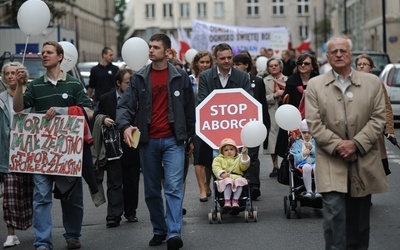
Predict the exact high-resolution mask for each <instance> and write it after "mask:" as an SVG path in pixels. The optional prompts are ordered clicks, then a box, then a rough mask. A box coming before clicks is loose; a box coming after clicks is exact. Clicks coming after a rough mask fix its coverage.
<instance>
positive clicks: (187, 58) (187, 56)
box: [185, 49, 197, 64]
mask: <svg viewBox="0 0 400 250" xmlns="http://www.w3.org/2000/svg"><path fill="white" fill-rule="evenodd" d="M196 54H197V50H195V49H188V50H187V51H186V52H185V61H186V62H187V63H189V64H190V63H192V62H193V59H194V57H195V56H196Z"/></svg>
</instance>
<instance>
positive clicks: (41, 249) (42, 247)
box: [35, 246, 49, 250]
mask: <svg viewBox="0 0 400 250" xmlns="http://www.w3.org/2000/svg"><path fill="white" fill-rule="evenodd" d="M35 250H49V249H48V248H47V247H45V246H40V247H37V248H35Z"/></svg>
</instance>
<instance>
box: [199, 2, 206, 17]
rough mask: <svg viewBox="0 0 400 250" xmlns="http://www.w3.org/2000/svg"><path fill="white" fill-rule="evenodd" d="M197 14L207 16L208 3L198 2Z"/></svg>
mask: <svg viewBox="0 0 400 250" xmlns="http://www.w3.org/2000/svg"><path fill="white" fill-rule="evenodd" d="M197 16H198V17H200V18H204V17H207V4H206V3H198V4H197Z"/></svg>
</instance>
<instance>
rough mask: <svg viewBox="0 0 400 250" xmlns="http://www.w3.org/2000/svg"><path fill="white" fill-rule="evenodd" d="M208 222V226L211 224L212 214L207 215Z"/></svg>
mask: <svg viewBox="0 0 400 250" xmlns="http://www.w3.org/2000/svg"><path fill="white" fill-rule="evenodd" d="M208 222H209V223H210V224H213V214H212V213H208Z"/></svg>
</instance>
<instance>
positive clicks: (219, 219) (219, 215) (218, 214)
mask: <svg viewBox="0 0 400 250" xmlns="http://www.w3.org/2000/svg"><path fill="white" fill-rule="evenodd" d="M217 219H218V223H219V224H221V222H222V217H221V213H220V212H217Z"/></svg>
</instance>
